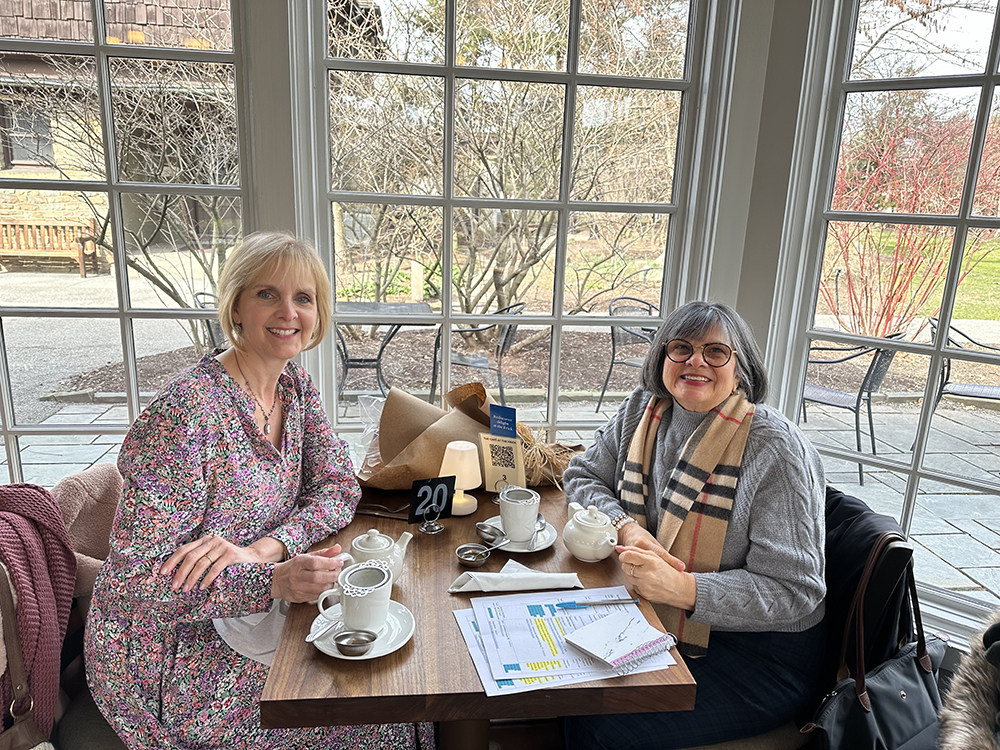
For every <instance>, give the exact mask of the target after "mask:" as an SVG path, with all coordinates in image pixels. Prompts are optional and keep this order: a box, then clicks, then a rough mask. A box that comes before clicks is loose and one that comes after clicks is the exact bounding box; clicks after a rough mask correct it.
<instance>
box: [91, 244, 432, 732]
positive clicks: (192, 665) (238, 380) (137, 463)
mask: <svg viewBox="0 0 1000 750" xmlns="http://www.w3.org/2000/svg"><path fill="white" fill-rule="evenodd" d="M219 291H220V295H219V296H220V300H219V319H220V322H221V324H222V327H223V330H224V331H225V332H226V335H227V336H228V338H229V340H230V341H232V343H233V345H232V346H231V347H230V348H227V349H224V350H221V349H220V350H218V351H215V352H212V353H210V354H207V355H206V356H205V357H204V358H202V360H201V361H200V362H198V363H197V364H196V365H194V366H193V367H191V368H190V369H188V370H185V371H184V372H182V373H181V374H180V375H179V376H178V377H177V378H176V379H175V380H174V381H173V382H171V383H170V384H169V385H168V386H167V387H166V388H164V389H163V391H162V392H161V393H159V394H158V395H157V397H156V398H155V399H154V400H153V401H152V403H150V404H149V406H147V407H146V409H145V410H144V411H143V413H142V414H141V415H140V417H139V419H138V420H136V423H135V424H134V425H133V426H132V429H131V430H129V433H128V435H127V437H126V438H125V441H124V443H123V444H122V450H121V454H120V458H119V463H118V465H119V469H120V470H121V473H122V476H123V477H124V479H125V489H124V494H123V497H122V501H121V504H120V506H119V509H118V515H117V517H116V519H115V525H114V529H113V531H112V537H111V553H110V555H109V556H108V559H107V562H106V563H105V564H104V566H103V568H102V569H101V572H100V575H99V577H98V580H97V584H96V586H95V589H94V599H93V604H92V608H91V610H90V614H89V616H88V621H87V631H86V659H87V675H88V679H89V682H90V687H91V690H92V692H93V694H94V698H95V701H96V702H97V705H98V706H99V707H100V709H101V711H102V713H103V714H104V715H105V717H106V718H107V719H108V721H109V722H110V724H111V726H112V727H114V729H115V731H116V732H117V733H118V734H119V736H120V737H121V738H122V740H123V741H124V742H125V744H126V745H128V746H129V747H130V748H153V747H156V748H195V747H197V748H235V747H245V748H250V747H252V748H255V749H256V750H261V749H262V748H303V747H312V748H372V749H373V750H374V749H375V748H378V750H384V748H387V747H393V748H395V747H404V748H405V747H417V746H421V745H422V746H423V747H433V742H434V740H433V729H432V727H431V726H430V725H413V724H393V725H381V726H379V725H372V726H357V727H328V728H318V729H301V730H284V729H278V730H265V729H261V727H260V712H259V708H258V699H259V697H260V694H261V690H262V688H263V686H264V680H265V678H266V676H267V666H266V665H265V664H264V663H262V662H261V661H259V660H255V659H253V658H248V656H245V655H243V654H242V653H239V652H237V651H236V650H234V648H233V647H231V646H230V645H229V642H228V641H229V639H225V640H224V639H223V638H222V637H221V636H220V632H223V631H220V630H219V629H217V627H216V624H215V623H213V620H215V621H216V622H222V623H225V622H230V621H233V620H236V621H238V620H239V619H241V618H247V619H253V618H254V616H258V617H267V616H268V613H270V612H272V611H273V610H274V609H276V603H278V602H281V601H285V602H307V601H311V600H314V599H316V597H317V595H319V594H320V593H321V592H322V591H324V590H325V589H327V588H329V587H330V586H332V585H333V583H334V582H335V581H336V580H337V576H338V574H339V572H340V569H341V567H342V562H341V561H340V560H339V559H336V558H335V557H334V555H335V554H336V553H337V552H339V551H340V547H339V546H334V547H333V548H332V549H331V550H328V551H324V552H321V553H316V554H308V553H306V550H307V549H308V547H309V546H310V545H312V544H313V543H314V542H316V541H318V540H320V539H323V538H324V537H326V536H328V535H329V534H331V533H333V532H335V531H337V530H338V529H341V528H343V527H344V526H346V525H347V524H348V523H349V522H350V521H351V519H352V518H353V516H354V509H355V507H356V505H357V503H358V499H359V497H360V490H359V488H358V484H357V481H356V480H355V478H354V473H353V470H352V467H351V462H350V459H349V458H348V455H347V451H346V449H345V444H344V443H343V442H342V441H340V440H338V439H337V438H335V437H334V435H333V432H332V431H331V428H330V424H329V422H328V421H327V419H326V416H325V413H324V411H323V406H322V404H321V402H320V398H319V394H318V392H317V390H316V388H315V386H314V385H313V383H312V381H311V380H310V378H309V376H308V374H306V372H305V371H304V370H303V369H302V368H301V367H300V366H299V365H297V364H295V363H294V362H292V361H291V359H292V358H293V357H294V356H295V355H297V354H298V353H299V352H301V351H303V350H304V349H308V348H310V347H312V346H315V345H316V344H317V343H319V341H320V340H321V339H322V338H323V335H324V333H326V331H327V329H328V328H329V326H330V304H331V303H330V287H329V282H328V280H327V273H326V269H325V268H324V267H323V263H322V262H321V260H320V259H319V256H318V255H317V254H316V251H315V250H314V249H313V248H312V247H311V246H310V245H309V244H307V243H305V242H302V241H300V240H298V239H296V238H295V237H292V236H290V235H287V234H281V233H273V232H262V233H256V234H252V235H250V236H248V237H247V238H246V239H245V240H244V241H243V243H242V244H241V245H240V247H239V248H237V249H236V250H235V251H234V252H233V253H232V255H231V256H230V257H229V259H228V261H227V262H226V265H225V268H224V269H223V272H222V275H221V278H220V283H219ZM272 647H273V646H272Z"/></svg>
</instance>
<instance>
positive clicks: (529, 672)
mask: <svg viewBox="0 0 1000 750" xmlns="http://www.w3.org/2000/svg"><path fill="white" fill-rule="evenodd" d="M627 596H628V592H627V591H626V589H625V587H624V586H613V587H608V588H602V589H587V590H584V591H574V592H572V593H569V592H565V591H563V592H559V591H546V592H539V593H526V594H509V595H504V596H481V597H476V598H475V599H473V600H472V608H473V612H474V615H475V617H474V621H475V623H476V627H477V628H478V632H479V635H480V637H481V638H482V641H483V648H484V651H485V652H486V659H487V663H488V664H489V676H490V678H491V679H493V680H505V679H514V678H519V679H522V680H523V679H529V678H534V677H541V676H555V675H581V674H586V675H588V679H602V678H604V677H613V676H615V671H614V669H612V668H611V667H609V666H608V665H607V664H605V663H603V662H601V661H600V660H598V659H595V658H594V657H592V656H590V655H588V654H585V653H583V652H582V651H579V650H576V649H574V648H571V647H570V646H569V645H568V644H567V643H566V635H567V634H568V633H572V632H573V631H574V630H578V629H579V628H582V627H583V626H585V625H589V624H590V623H592V622H596V621H597V620H600V619H601V618H602V617H605V616H607V615H609V614H611V613H613V612H616V611H617V612H627V613H630V614H635V615H637V616H639V617H642V614H641V613H640V612H639V608H638V607H637V606H636V605H635V604H632V603H627V604H610V605H606V606H599V607H588V608H586V609H561V608H559V607H557V606H556V604H557V603H558V602H560V601H563V600H564V599H574V600H576V601H588V600H590V601H593V600H605V599H622V598H626V597H627ZM470 651H471V649H470ZM675 663H676V661H675V660H674V658H673V657H672V656H671V655H670V654H669V653H667V652H664V653H661V654H656V655H655V656H652V657H650V658H649V659H647V660H645V661H644V662H643V663H642V666H641V667H639V668H638V669H637V670H636V671H642V672H649V671H654V670H657V669H664V668H666V667H669V666H670V665H672V664H675ZM483 681H484V683H485V682H486V678H485V677H483ZM577 681H579V680H577Z"/></svg>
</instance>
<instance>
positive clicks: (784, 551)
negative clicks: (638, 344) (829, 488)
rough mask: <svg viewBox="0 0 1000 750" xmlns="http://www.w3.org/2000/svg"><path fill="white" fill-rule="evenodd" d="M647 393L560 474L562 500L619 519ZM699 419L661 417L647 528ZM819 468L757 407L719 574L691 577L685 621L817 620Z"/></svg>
mask: <svg viewBox="0 0 1000 750" xmlns="http://www.w3.org/2000/svg"><path fill="white" fill-rule="evenodd" d="M650 396H651V394H650V393H649V392H647V391H643V390H641V389H637V390H636V391H635V392H634V393H633V394H632V395H631V396H630V397H629V398H628V399H626V400H625V401H624V402H623V403H622V405H621V407H620V408H619V409H618V414H616V415H615V417H613V418H612V419H611V421H609V422H608V423H607V424H606V425H605V426H604V427H602V428H601V429H600V430H598V432H597V434H596V435H595V442H594V444H593V445H592V446H591V447H590V448H589V449H588V450H587V452H586V453H584V454H583V455H582V456H577V457H575V458H574V459H573V460H572V461H571V462H570V465H569V467H568V468H567V469H566V472H565V474H564V475H563V483H564V486H565V488H566V499H567V500H568V501H569V500H575V501H576V502H578V503H580V504H581V505H583V506H587V505H596V506H597V507H598V508H599V509H600V510H602V511H604V512H605V513H608V514H609V515H611V516H617V515H619V514H620V513H621V512H622V509H621V506H620V505H619V504H618V489H617V488H618V482H619V480H620V479H621V476H622V465H623V464H624V462H625V456H626V454H627V453H628V446H629V442H630V441H631V439H632V435H633V433H634V432H635V429H636V427H637V426H638V424H639V420H640V419H641V418H642V413H643V410H644V409H645V408H646V404H647V403H648V402H649V399H650ZM704 416H705V415H704V414H700V413H697V412H689V411H686V410H685V409H683V408H682V407H680V406H679V405H678V404H676V403H675V404H674V405H673V407H671V408H670V409H668V410H667V411H666V412H665V413H664V415H663V421H662V423H661V425H660V429H659V431H658V432H657V436H656V440H657V446H656V449H655V450H654V453H653V465H652V467H651V470H650V479H649V482H650V488H649V490H650V492H649V498H650V500H649V502H648V503H647V506H646V519H647V527H648V528H649V530H650V532H651V533H652V534H653V535H654V536H655V534H656V523H657V520H658V517H659V501H660V497H661V495H662V493H663V488H664V487H665V486H666V483H667V480H668V478H669V477H670V472H671V471H672V469H673V467H674V465H675V464H676V463H677V458H678V456H679V455H680V450H681V448H682V447H683V445H684V441H685V440H687V438H688V437H689V436H690V435H691V434H692V433H693V432H694V430H695V428H696V427H697V426H698V424H699V423H700V422H701V420H702V418H703V417H704ZM824 493H825V489H824V478H823V465H822V463H821V462H820V459H819V455H818V454H817V453H816V450H815V449H814V448H813V447H812V445H811V444H810V443H809V441H808V440H807V439H806V438H805V436H804V435H803V434H802V433H801V432H800V431H799V429H798V428H797V427H796V426H795V425H793V424H792V423H791V422H789V421H788V420H787V419H786V418H785V417H784V415H782V414H781V413H780V412H778V411H775V410H774V409H771V408H769V407H768V406H766V405H764V404H757V410H756V414H755V415H754V418H753V422H752V423H751V426H750V435H749V437H748V438H747V445H746V450H745V452H744V454H743V464H742V468H741V470H740V478H739V484H738V485H737V488H736V499H735V501H734V503H733V513H732V518H730V520H729V526H728V528H727V530H726V541H725V544H724V545H723V549H722V560H721V562H720V565H719V572H718V573H695V574H694V576H695V578H696V580H697V598H696V603H695V609H694V612H693V613H692V615H691V619H693V620H696V621H700V622H705V623H707V624H709V625H711V626H712V627H713V628H716V629H718V630H738V631H768V630H778V631H789V632H798V631H802V630H806V629H808V628H810V627H812V626H813V625H815V624H817V623H818V622H819V621H820V620H822V619H823V613H824V611H825V608H824V601H823V598H824V596H825V595H826V583H825V580H824V570H825V559H824V552H823V549H824V544H825V539H826V521H825V516H824V502H825V501H824V497H825V494H824Z"/></svg>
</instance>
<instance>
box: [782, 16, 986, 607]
mask: <svg viewBox="0 0 1000 750" xmlns="http://www.w3.org/2000/svg"><path fill="white" fill-rule="evenodd" d="M829 6H839V8H840V15H839V17H832V33H831V36H830V38H831V39H833V40H835V44H834V47H835V48H836V50H835V51H836V54H835V55H834V56H832V57H831V58H830V59H838V63H837V68H836V70H835V71H833V86H832V87H830V88H829V89H828V91H827V94H826V95H827V96H832V97H834V103H835V105H836V106H834V107H829V108H828V109H827V110H826V111H829V112H831V113H834V116H831V117H830V119H829V120H828V121H827V122H826V124H825V126H821V128H820V129H821V133H820V138H819V139H818V140H819V143H820V144H821V146H820V149H819V150H820V153H821V154H822V156H821V159H820V163H822V164H823V165H824V169H825V171H822V172H821V173H820V174H818V175H815V174H814V175H813V178H814V181H815V184H816V188H815V190H814V194H813V197H812V199H811V200H812V206H811V207H809V206H806V205H805V204H803V211H804V212H805V213H809V212H811V214H810V215H811V216H812V219H811V220H810V223H809V224H808V226H806V227H805V229H804V232H805V237H806V240H805V243H804V244H805V247H806V251H807V253H808V254H809V260H808V262H807V263H806V266H807V267H809V268H810V273H809V275H810V276H811V280H812V283H813V286H812V288H811V291H812V294H813V297H812V300H813V304H812V306H811V309H809V310H806V311H804V315H803V318H804V319H806V320H805V321H804V324H803V327H802V328H801V329H800V331H801V334H800V335H801V338H800V340H801V341H802V342H803V345H802V346H801V349H800V350H799V351H800V352H801V353H800V356H801V358H802V359H801V360H799V361H800V363H801V365H802V367H801V370H800V374H801V375H802V376H803V377H800V378H799V379H798V380H797V381H794V382H790V383H789V385H788V386H787V387H788V388H793V387H795V386H796V385H797V384H804V387H803V388H802V390H801V391H799V392H797V393H795V394H794V395H795V396H796V397H797V396H798V395H799V394H801V400H799V399H798V398H796V399H795V400H794V401H791V400H790V401H789V402H788V403H789V406H790V407H791V408H790V410H791V409H794V404H795V403H798V415H799V424H800V426H801V427H802V428H803V430H804V431H805V432H806V434H807V435H808V436H809V437H810V439H811V440H812V441H813V443H814V444H815V445H816V446H817V447H818V448H819V449H820V452H821V453H822V454H823V455H824V463H825V465H826V468H827V477H828V480H829V481H830V483H831V484H833V485H835V486H837V487H839V488H841V489H844V490H848V491H851V492H853V493H855V494H858V495H859V496H860V497H862V498H864V499H865V500H866V501H867V502H868V503H869V505H871V506H872V507H873V508H874V509H875V510H877V511H880V512H884V513H888V514H890V515H893V516H895V517H896V518H897V519H899V521H900V523H901V524H902V526H903V527H904V529H905V530H906V531H907V532H908V533H909V536H910V540H911V541H912V543H913V546H914V549H915V557H914V559H915V564H916V568H915V569H916V573H917V577H918V580H920V581H921V583H922V584H923V585H924V586H927V587H928V590H933V591H937V592H939V593H940V594H941V595H942V597H943V598H944V599H949V597H950V601H952V602H954V603H959V604H960V603H961V602H962V601H966V602H969V603H971V601H972V600H975V601H976V602H979V603H981V604H984V605H986V606H988V607H990V608H994V607H996V606H997V605H1000V502H998V501H1000V294H998V292H1000V210H998V206H1000V170H998V166H1000V135H998V133H997V129H998V126H1000V104H998V99H997V94H998V91H997V88H996V87H997V82H998V81H1000V76H998V67H997V64H998V57H1000V32H998V28H1000V26H998V19H997V3H996V2H995V0H988V1H979V0H975V1H972V0H968V1H965V0H963V1H961V2H957V3H955V2H947V3H944V2H942V3H938V2H909V1H904V2H895V1H891V2H890V1H889V0H854V1H853V2H844V3H840V4H838V3H830V4H828V7H829ZM836 40H839V41H836ZM836 55H839V58H836ZM827 101H828V102H829V99H827ZM817 110H818V108H817ZM809 137H810V136H808V135H805V136H803V138H804V139H805V140H808V138H809ZM811 137H812V138H813V139H815V138H816V135H815V134H813V135H812V136H811ZM789 300H791V297H789Z"/></svg>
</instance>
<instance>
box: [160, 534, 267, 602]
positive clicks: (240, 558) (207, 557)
mask: <svg viewBox="0 0 1000 750" xmlns="http://www.w3.org/2000/svg"><path fill="white" fill-rule="evenodd" d="M260 561H261V558H260V555H259V554H258V552H257V551H256V550H255V549H253V548H252V547H240V546H238V545H236V544H233V543H232V542H230V541H229V540H228V539H223V538H222V537H221V536H203V537H202V538H201V539H195V540H194V541H193V542H188V543H187V544H182V545H181V546H180V547H178V548H177V551H176V552H174V554H172V555H171V556H170V557H168V558H167V560H166V562H164V563H163V565H161V566H160V574H161V575H165V576H166V575H171V574H172V575H173V581H172V582H171V584H170V588H171V589H173V590H174V591H178V590H180V589H182V588H183V589H184V591H190V590H191V589H193V588H194V587H195V584H197V583H198V580H199V579H201V585H200V586H199V588H200V589H202V590H204V589H207V588H208V587H209V586H211V585H212V582H213V581H215V579H216V578H218V576H219V574H220V573H221V572H222V571H223V570H225V569H226V568H227V567H229V566H230V565H235V564H236V563H248V562H260Z"/></svg>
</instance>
